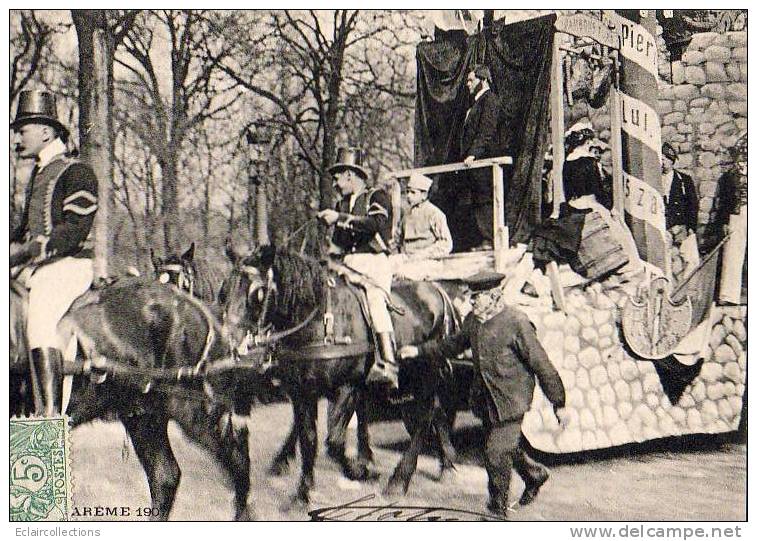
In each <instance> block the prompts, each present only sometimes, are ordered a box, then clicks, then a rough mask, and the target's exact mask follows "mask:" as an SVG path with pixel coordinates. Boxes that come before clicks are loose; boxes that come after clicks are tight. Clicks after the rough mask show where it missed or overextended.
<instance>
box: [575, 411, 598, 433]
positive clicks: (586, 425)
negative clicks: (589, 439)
mask: <svg viewBox="0 0 757 541" xmlns="http://www.w3.org/2000/svg"><path fill="white" fill-rule="evenodd" d="M579 421H580V423H581V428H582V429H584V430H594V429H595V428H597V420H596V419H595V418H594V414H593V413H592V412H591V410H589V409H587V408H584V409H582V410H581V411H580V413H579Z"/></svg>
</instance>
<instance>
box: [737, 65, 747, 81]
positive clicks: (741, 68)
mask: <svg viewBox="0 0 757 541" xmlns="http://www.w3.org/2000/svg"><path fill="white" fill-rule="evenodd" d="M739 71H741V77H739V80H740V81H748V78H747V67H746V62H739Z"/></svg>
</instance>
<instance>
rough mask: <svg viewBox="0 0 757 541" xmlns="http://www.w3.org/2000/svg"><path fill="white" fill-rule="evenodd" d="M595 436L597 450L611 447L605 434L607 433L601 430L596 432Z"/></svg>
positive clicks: (608, 437)
mask: <svg viewBox="0 0 757 541" xmlns="http://www.w3.org/2000/svg"><path fill="white" fill-rule="evenodd" d="M595 434H596V436H597V449H605V448H607V447H612V442H611V441H610V436H609V435H608V434H607V432H605V431H603V430H597V432H596V433H595Z"/></svg>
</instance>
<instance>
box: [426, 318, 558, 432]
mask: <svg viewBox="0 0 757 541" xmlns="http://www.w3.org/2000/svg"><path fill="white" fill-rule="evenodd" d="M469 347H470V348H472V349H473V362H474V364H475V366H476V368H477V372H478V375H477V377H476V382H475V383H474V385H478V386H479V388H480V389H481V390H482V391H484V392H483V393H481V395H480V398H479V401H480V402H484V403H479V404H478V405H474V407H476V408H477V410H478V412H480V414H485V415H488V418H489V421H490V422H492V423H501V422H505V421H513V420H517V419H520V418H522V417H523V415H524V414H525V413H526V412H527V411H528V410H529V409H530V408H531V400H532V398H533V393H534V379H535V378H539V384H540V385H541V388H542V390H543V391H544V395H545V396H546V397H547V398H548V399H549V400H550V402H552V404H554V405H555V406H556V407H559V408H561V407H564V406H565V388H564V387H563V384H562V380H561V379H560V375H559V374H558V373H557V370H556V369H555V367H554V366H552V363H551V362H550V360H549V357H548V356H547V353H546V352H545V351H544V348H543V347H542V346H541V343H539V339H538V337H537V336H536V329H535V328H534V326H533V324H532V323H531V321H529V319H528V317H527V316H526V315H525V314H524V313H523V312H521V311H520V310H517V309H515V308H512V307H505V308H504V309H503V310H502V311H501V312H500V313H499V314H497V315H496V316H494V317H492V318H491V319H489V320H488V321H485V322H483V323H482V322H480V321H479V320H478V319H477V318H476V317H475V316H474V315H473V313H471V314H468V317H467V318H466V319H465V321H464V322H463V327H462V330H461V331H460V332H459V333H458V334H456V335H453V336H451V337H448V338H446V339H442V340H437V341H432V342H426V343H425V344H423V345H421V346H420V353H421V355H423V356H436V357H448V358H449V357H454V356H456V355H458V354H460V353H462V352H463V351H465V350H466V349H468V348H469Z"/></svg>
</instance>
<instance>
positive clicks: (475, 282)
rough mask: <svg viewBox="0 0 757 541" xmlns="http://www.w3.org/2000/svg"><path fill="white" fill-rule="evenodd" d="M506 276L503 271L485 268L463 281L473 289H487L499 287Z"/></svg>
mask: <svg viewBox="0 0 757 541" xmlns="http://www.w3.org/2000/svg"><path fill="white" fill-rule="evenodd" d="M504 277H505V275H504V274H502V273H499V272H493V271H487V270H484V271H481V272H478V273H476V274H474V275H473V276H469V277H468V278H465V279H464V280H463V281H464V282H465V283H466V284H467V285H468V287H469V288H470V289H471V291H486V290H487V289H492V288H494V287H497V286H498V285H499V284H500V282H502V279H503V278H504Z"/></svg>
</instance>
